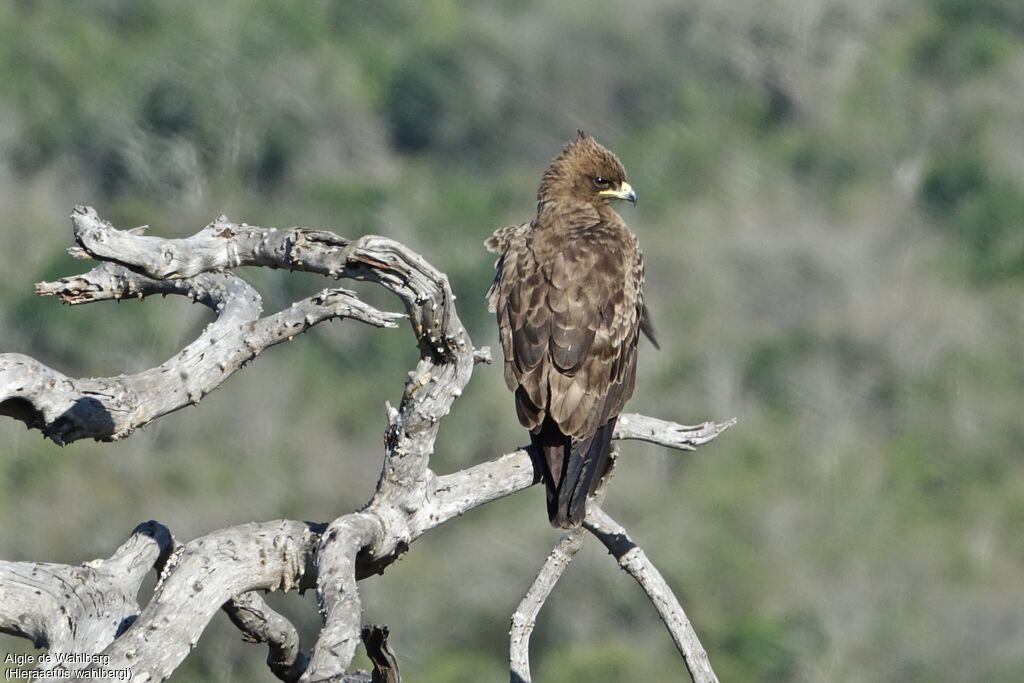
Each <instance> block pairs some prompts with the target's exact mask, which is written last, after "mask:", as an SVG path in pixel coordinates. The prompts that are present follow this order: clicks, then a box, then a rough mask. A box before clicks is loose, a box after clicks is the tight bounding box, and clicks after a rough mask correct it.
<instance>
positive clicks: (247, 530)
mask: <svg viewBox="0 0 1024 683" xmlns="http://www.w3.org/2000/svg"><path fill="white" fill-rule="evenodd" d="M321 531H322V527H319V526H317V525H310V524H307V523H302V522H291V521H287V520H281V521H277V522H266V523H263V524H243V525H240V526H235V527H229V528H227V529H221V530H219V531H215V532H213V533H211V534H208V535H206V536H203V537H201V538H198V539H196V540H194V541H191V542H189V543H188V544H187V545H185V546H184V548H183V550H182V551H181V553H180V555H178V556H177V557H176V561H172V562H171V563H169V566H168V568H167V570H166V574H165V576H164V577H162V580H161V582H160V584H159V585H158V587H157V590H156V592H155V593H154V595H153V599H152V600H150V602H149V604H148V605H146V608H145V609H144V610H143V611H142V613H141V614H139V616H138V618H137V619H136V620H135V623H133V624H132V626H131V628H129V629H128V630H127V631H126V632H125V633H124V634H123V635H121V637H119V638H118V639H117V640H115V641H114V642H113V643H112V644H110V645H109V646H108V647H107V648H106V649H104V650H103V654H104V655H105V658H104V659H103V661H102V662H97V663H94V664H91V665H90V666H89V667H88V668H87V670H81V671H80V670H79V667H65V668H68V670H69V671H70V670H74V671H75V672H76V673H78V674H79V675H80V678H81V679H82V680H88V679H89V677H97V676H100V677H102V676H103V675H104V674H106V675H108V676H109V675H112V674H113V672H115V671H119V670H124V669H131V671H132V674H133V677H134V678H135V679H136V680H157V681H162V680H164V679H165V678H167V677H168V676H170V674H171V672H173V671H174V670H175V669H176V668H177V667H178V665H179V664H180V663H181V660H183V659H184V658H185V656H186V655H187V654H188V653H189V651H190V650H191V649H192V648H193V647H195V644H196V642H197V641H198V639H199V635H200V634H201V633H202V632H203V630H204V629H205V628H206V625H207V624H208V623H209V621H210V619H211V618H212V617H213V615H214V614H215V613H216V611H217V610H218V609H220V608H221V606H222V605H223V604H224V603H225V602H227V601H228V600H230V599H231V598H233V597H234V596H237V595H239V594H242V593H247V592H249V591H253V590H276V589H278V588H281V589H282V590H286V591H287V590H290V589H292V588H298V589H300V590H303V589H305V588H308V587H310V586H311V584H312V581H310V580H309V579H308V578H307V577H308V576H315V574H316V568H315V560H314V554H315V551H316V548H317V546H318V543H319V540H320V532H321ZM86 671H89V672H91V673H87V672H86ZM101 672H102V673H101ZM73 680H74V679H73Z"/></svg>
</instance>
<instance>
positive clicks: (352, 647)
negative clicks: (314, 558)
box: [301, 513, 383, 681]
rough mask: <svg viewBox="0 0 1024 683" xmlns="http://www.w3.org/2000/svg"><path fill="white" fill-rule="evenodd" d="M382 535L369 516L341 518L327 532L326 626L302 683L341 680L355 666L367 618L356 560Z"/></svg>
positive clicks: (322, 583) (323, 558) (323, 560)
mask: <svg viewBox="0 0 1024 683" xmlns="http://www.w3.org/2000/svg"><path fill="white" fill-rule="evenodd" d="M382 533H383V530H382V529H381V527H380V522H379V520H378V519H377V518H376V517H374V516H372V515H368V514H365V513H355V514H351V515H345V516H344V517H339V518H338V519H336V520H335V521H334V522H332V523H331V525H330V526H329V527H328V528H327V531H326V533H324V536H323V541H322V542H321V546H320V552H319V570H320V578H319V581H318V583H317V597H318V598H319V599H320V610H321V613H322V614H323V617H324V627H323V628H322V629H321V630H320V636H319V637H318V638H317V642H316V647H315V649H314V650H313V656H312V657H311V658H310V662H309V668H307V669H306V672H305V673H304V674H303V676H302V679H301V680H303V681H322V680H330V679H334V678H340V677H341V676H343V675H344V674H345V672H346V671H347V670H348V667H349V665H350V664H351V663H352V657H353V656H354V655H355V652H356V645H357V644H358V643H359V634H360V631H361V628H360V626H361V623H362V616H363V614H362V605H361V603H360V601H359V591H358V589H357V588H356V558H357V555H358V554H359V553H360V551H362V550H363V549H365V548H368V547H369V546H371V545H372V544H374V542H375V541H377V540H378V539H379V537H380V536H381V534H382Z"/></svg>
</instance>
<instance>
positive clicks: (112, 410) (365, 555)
mask: <svg viewBox="0 0 1024 683" xmlns="http://www.w3.org/2000/svg"><path fill="white" fill-rule="evenodd" d="M72 222H73V224H74V232H75V238H76V241H77V243H78V247H76V248H75V249H73V250H72V251H73V254H74V255H76V256H78V257H80V258H94V259H100V260H104V261H107V263H104V264H101V265H100V266H98V267H97V268H95V269H93V270H92V271H90V272H88V273H85V274H83V275H78V276H73V277H69V278H64V279H62V280H60V281H58V282H56V283H41V284H40V285H38V287H37V291H38V293H40V294H42V295H55V296H58V297H60V298H61V299H62V300H63V301H65V302H66V303H70V304H80V303H89V302H91V301H99V300H103V299H121V298H126V297H138V298H142V297H145V296H148V295H151V294H156V293H160V294H177V295H183V296H187V297H189V298H191V299H192V300H194V301H198V302H200V303H203V304H204V305H206V306H209V307H210V308H212V309H213V310H214V311H216V313H217V319H216V320H215V321H214V322H213V323H212V324H210V325H209V326H208V327H207V328H206V330H205V331H204V332H203V334H202V335H201V336H200V337H199V338H198V339H197V340H196V341H194V342H193V343H192V344H190V345H188V346H187V347H186V348H185V349H183V350H182V351H181V352H180V353H178V354H177V355H176V356H174V357H173V358H171V359H170V360H168V361H167V362H166V363H164V364H162V365H160V366H159V367H157V368H153V369H151V370H147V371H144V372H141V373H138V374H136V375H130V376H120V377H113V378H86V379H74V378H69V377H66V376H65V375H62V374H61V373H59V372H57V371H55V370H52V369H51V368H48V367H46V366H45V365H43V364H41V363H39V362H38V361H36V360H34V359H32V358H29V357H27V356H23V355H19V354H0V414H6V415H11V416H14V417H17V418H18V419H21V420H22V421H24V422H25V423H26V424H28V425H29V426H30V427H32V428H38V429H41V430H42V431H43V433H44V435H46V436H48V437H50V438H52V439H53V440H54V441H56V442H57V443H70V442H72V441H74V440H76V439H81V438H85V437H92V438H95V439H100V440H112V439H117V438H122V437H125V436H127V435H129V434H130V433H131V432H132V430H134V429H136V428H138V427H139V426H142V425H144V424H146V423H148V422H150V421H152V420H154V419H156V418H158V417H160V416H162V415H164V414H166V413H168V412H171V411H173V410H177V409H179V408H181V407H184V406H186V405H190V404H194V403H196V402H198V401H199V400H200V399H201V398H202V397H203V396H204V395H206V394H207V393H209V392H210V391H213V390H214V389H216V388H217V387H218V386H219V385H220V384H221V383H223V382H224V381H225V380H226V378H227V377H228V376H230V375H231V374H232V373H233V372H235V371H236V370H237V369H239V368H240V367H242V366H243V365H244V364H245V363H246V362H248V361H251V360H252V359H253V358H255V357H256V356H257V355H258V354H259V353H260V352H261V351H262V350H264V349H266V348H268V347H270V346H272V345H274V344H277V343H280V342H282V341H285V340H289V339H291V338H292V337H293V336H294V335H296V334H299V333H301V332H302V331H304V330H306V329H308V328H309V327H310V326H312V325H315V324H318V323H320V322H322V321H325V320H329V319H332V318H339V317H348V318H354V319H357V320H360V321H362V322H366V323H368V324H372V325H376V326H380V327H394V326H395V325H396V320H397V319H398V318H400V317H402V316H398V315H396V314H392V313H383V312H380V311H378V310H376V309H374V308H372V307H370V306H368V305H367V304H365V303H363V302H361V301H360V300H359V299H358V298H356V296H355V295H354V294H353V293H352V292H348V291H346V290H342V289H327V290H324V291H322V292H321V293H319V294H317V295H315V296H313V297H309V298H307V299H304V300H301V301H297V302H295V303H294V304H292V306H290V307H289V308H287V309H285V310H283V311H280V312H278V313H276V314H274V315H270V316H267V317H263V318H261V317H260V308H261V300H260V297H259V295H258V294H257V293H256V292H255V290H253V289H252V288H251V287H250V286H249V285H248V284H247V283H245V282H244V281H243V280H241V279H240V278H238V277H237V276H235V275H233V274H231V273H226V272H222V271H223V270H224V269H229V268H233V267H236V266H240V265H256V266H265V267H271V268H290V269H295V270H305V271H309V272H314V273H320V274H322V275H326V276H330V277H333V278H341V277H348V278H353V279H358V280H369V281H373V282H376V283H378V284H380V285H382V286H383V287H385V288H387V289H389V290H390V291H392V292H393V293H395V294H396V295H397V296H398V297H399V298H400V299H401V300H402V302H403V304H404V306H405V309H406V316H407V317H408V319H409V320H410V323H411V327H412V331H413V333H414V335H415V337H416V342H417V346H418V348H419V350H420V358H419V361H418V362H417V364H416V367H415V368H414V369H413V370H412V371H411V372H410V373H409V381H408V382H407V384H406V387H405V392H404V393H403V396H402V400H401V403H400V405H399V406H398V408H397V409H395V408H391V407H390V406H388V423H389V424H388V428H387V431H386V434H385V444H384V446H385V448H384V458H383V465H382V471H381V476H380V479H379V481H378V483H377V487H376V491H375V493H374V495H373V496H372V498H371V499H370V501H369V502H368V503H367V504H366V506H364V507H363V509H361V510H360V511H358V512H355V513H351V514H346V515H342V516H341V517H339V518H338V519H336V520H334V521H333V522H331V523H330V524H329V525H322V524H309V523H301V522H292V521H279V522H268V523H265V524H251V525H244V526H240V527H232V528H229V529H223V530H220V531H216V532H213V533H211V534H209V535H207V536H205V537H202V538H200V539H196V540H194V541H192V542H190V543H188V544H187V545H184V546H178V547H177V549H176V550H175V551H174V552H173V553H170V552H169V550H167V551H166V552H165V551H161V552H160V555H159V557H157V558H155V559H152V560H149V563H148V565H147V564H146V563H145V562H144V563H143V565H142V566H143V567H145V566H154V564H155V566H157V568H158V570H159V571H160V576H161V579H160V583H159V584H158V587H157V590H156V592H155V594H154V597H153V599H152V600H151V601H150V604H149V605H147V606H146V608H145V609H144V610H142V612H141V613H140V614H138V616H137V618H135V621H134V624H132V625H131V627H130V628H127V630H124V632H123V633H121V632H120V631H118V632H116V633H112V632H111V633H108V632H106V631H104V632H103V633H102V634H101V635H91V636H88V638H87V639H88V640H89V642H88V643H86V642H84V641H83V642H78V641H75V643H74V647H76V648H80V651H81V652H88V653H99V652H102V654H103V658H102V661H97V662H93V663H91V664H90V665H89V666H90V667H91V668H92V669H94V670H97V671H98V670H101V669H102V670H106V671H110V670H120V669H124V668H130V669H131V670H132V673H133V675H135V676H140V677H141V678H140V679H139V680H149V679H152V680H163V679H164V678H166V677H167V676H169V675H170V673H171V672H172V671H174V669H175V668H176V667H177V666H178V664H179V663H180V661H181V660H182V659H183V658H184V656H185V655H186V654H187V653H188V651H189V650H190V649H191V648H192V647H193V646H194V644H195V642H196V640H197V639H198V637H199V635H200V634H201V633H202V631H203V629H204V628H205V626H206V624H207V623H208V622H209V619H210V618H211V617H212V615H213V614H214V613H215V612H216V610H217V609H219V608H221V607H222V606H224V608H225V610H227V612H228V613H229V615H230V616H231V618H232V620H233V621H234V622H235V623H236V624H237V625H238V626H239V628H240V629H241V630H242V632H243V634H245V635H246V636H247V637H248V638H250V639H252V640H255V641H259V642H265V643H267V644H268V645H269V647H270V654H269V656H268V663H269V664H270V666H271V668H272V670H273V671H274V673H275V674H276V675H277V676H278V677H279V678H281V679H282V680H287V681H295V680H303V681H355V680H365V677H364V676H361V675H360V674H350V673H347V669H348V668H349V666H350V664H351V661H352V657H353V655H354V652H355V647H356V644H357V643H358V642H359V638H360V631H361V607H360V601H359V595H358V590H357V581H359V580H361V579H362V578H365V577H366V576H369V575H370V574H372V573H379V572H382V571H383V570H384V569H385V568H386V567H387V566H388V565H389V564H390V563H392V562H394V561H395V560H396V559H397V558H398V557H399V556H400V555H401V554H402V553H404V552H405V551H406V550H407V549H408V548H409V546H410V545H411V544H412V543H413V542H414V541H415V540H416V539H417V538H419V537H420V536H421V535H422V534H423V533H425V532H426V531H428V530H429V529H432V528H434V527H436V526H438V525H439V524H442V523H444V522H446V521H448V520H450V519H452V518H454V517H456V516H458V515H461V514H463V513H464V512H466V511H468V510H470V509H472V508H474V507H477V506H479V505H483V504H485V503H488V502H490V501H492V500H496V499H498V498H501V497H503V496H507V495H509V494H512V493H515V492H516V491H519V490H522V489H524V488H527V487H529V486H531V485H532V484H533V483H535V482H536V479H535V473H534V469H533V465H532V462H531V460H530V458H529V455H528V454H527V453H526V452H525V451H522V450H519V451H515V452H513V453H510V454H507V455H504V456H502V457H500V458H498V459H497V460H494V461H491V462H487V463H483V464H480V465H477V466H475V467H471V468H468V469H466V470H463V471H461V472H456V473H452V474H447V475H443V476H437V475H435V474H434V473H433V472H432V471H431V469H430V466H429V465H430V457H431V455H432V454H433V449H434V443H435V439H436V437H437V433H438V429H439V426H440V422H441V420H442V419H443V418H444V417H445V416H446V415H447V414H448V412H449V411H450V410H451V407H452V404H453V403H454V401H455V400H456V399H457V398H458V397H459V395H460V394H461V393H462V390H463V388H464V387H465V386H466V384H467V382H468V381H469V379H470V376H471V374H472V370H473V366H474V364H475V363H479V362H489V352H488V351H487V350H486V349H479V350H478V349H474V348H473V345H472V343H471V341H470V339H469V337H468V335H467V334H466V331H465V329H464V328H463V326H462V323H461V322H460V320H459V317H458V315H457V312H456V308H455V297H454V296H453V294H452V292H451V288H450V286H449V284H448V281H447V278H446V277H445V275H444V274H443V273H441V272H439V271H437V270H436V269H434V268H433V267H432V266H431V265H430V264H428V263H427V262H426V261H425V260H424V259H423V258H422V257H421V256H419V255H418V254H416V253H414V252H412V251H411V250H409V249H408V248H406V247H405V246H403V245H401V244H399V243H397V242H394V241H393V240H389V239H386V238H383V237H376V236H366V237H362V238H359V239H356V240H349V239H345V238H342V237H339V236H337V235H335V234H333V233H330V232H325V231H320V230H310V229H305V228H289V229H285V230H278V229H275V228H259V227H255V226H249V225H245V224H236V223H232V222H230V221H228V220H227V219H226V218H224V217H221V218H219V219H217V220H216V221H214V223H212V224H211V225H209V226H207V227H206V228H204V229H203V230H201V231H200V232H199V233H197V234H195V235H193V236H192V237H189V238H186V239H181V240H169V239H162V238H158V237H149V236H144V235H142V234H141V232H140V231H137V230H135V231H121V230H116V229H115V228H113V226H111V225H110V224H109V223H106V222H105V221H102V220H101V219H100V218H99V217H98V216H97V214H96V212H95V211H94V210H92V209H90V208H84V207H79V208H77V209H76V210H75V212H74V214H73V215H72ZM732 424H733V421H730V422H727V423H722V424H715V423H710V422H709V423H704V424H702V425H697V426H694V427H686V426H682V425H676V424H674V423H671V422H664V421H661V420H655V419H653V418H647V417H644V416H640V415H631V414H627V415H622V416H620V419H619V422H618V425H617V428H616V433H615V438H618V439H641V440H645V441H651V442H654V443H659V444H662V445H665V446H668V447H671V448H677V449H683V450H692V449H693V448H695V447H696V446H698V445H700V444H703V443H707V442H708V441H710V440H712V439H714V438H715V437H717V436H718V435H719V434H720V433H721V432H722V431H724V430H725V429H727V428H728V427H729V426H731V425H732ZM595 509H597V508H595ZM598 513H600V510H598ZM591 530H592V531H593V529H591ZM595 533H597V532H596V531H595ZM577 537H578V538H580V539H582V535H579V534H577ZM168 539H169V534H168ZM166 545H167V548H170V547H171V545H173V544H172V543H171V542H170V540H168V541H167V543H166ZM571 549H572V544H569V545H568V546H567V547H566V550H565V551H566V553H570V552H571ZM165 550H166V549H165ZM627 555H628V556H629V557H633V555H632V554H628V553H627ZM624 556H625V555H624ZM112 561H113V558H112V560H111V561H108V562H112ZM630 561H631V562H633V561H634V560H630ZM39 566H41V565H34V564H32V563H22V564H12V563H6V564H0V572H2V571H3V570H6V571H7V572H8V574H9V575H10V576H14V575H21V574H24V573H25V572H27V571H29V572H30V571H39V570H38V567H39ZM111 566H113V565H111ZM65 570H68V571H72V570H71V569H70V568H62V569H61V570H60V572H58V573H60V574H62V575H63V574H66V573H67V571H65ZM76 576H78V575H76ZM83 577H84V578H83ZM555 578H557V576H556V577H555ZM2 579H3V574H2V573H0V590H3V589H4V582H3V580H2ZM76 580H79V581H80V582H85V581H88V582H91V583H92V584H95V586H94V589H95V590H97V591H99V592H100V593H102V594H104V595H107V594H109V595H110V596H112V597H110V598H109V599H115V600H116V599H122V597H123V596H125V595H128V594H130V595H132V596H134V592H135V590H137V586H135V588H134V589H133V588H132V585H133V584H132V581H134V578H133V579H132V580H131V581H128V580H127V579H124V578H120V579H116V580H112V581H114V583H116V584H117V585H112V584H110V583H109V582H108V583H104V581H105V580H106V579H103V578H102V577H101V576H99V574H95V575H94V574H89V575H85V574H83V575H81V576H79V577H78V579H76ZM551 585H553V581H552V582H551ZM312 586H316V588H317V595H318V598H319V602H320V607H321V613H322V615H323V617H324V625H323V628H322V629H321V631H320V634H319V636H318V639H317V642H316V644H315V646H314V647H313V649H312V652H311V655H310V657H309V659H308V661H307V660H306V659H305V658H304V657H303V655H302V653H301V651H300V650H299V645H298V639H297V636H296V635H295V631H294V628H293V627H292V626H291V625H290V624H288V622H287V621H286V620H284V618H283V617H281V616H280V615H278V614H276V613H275V612H273V610H271V609H270V608H269V607H267V606H266V605H265V603H264V602H263V601H262V599H261V598H259V596H258V595H256V594H255V593H253V592H252V591H261V590H273V589H275V588H277V587H281V588H284V589H285V590H287V589H289V588H292V587H296V588H299V589H300V590H303V589H305V588H307V587H312ZM538 595H539V593H538ZM119 596H121V597H119ZM27 599H28V600H33V598H27ZM104 599H107V598H104ZM673 600H674V598H673ZM36 602H37V609H36V611H34V612H33V611H28V612H25V614H28V615H29V616H28V617H25V616H23V615H21V614H20V613H19V614H18V615H14V614H13V613H8V612H5V611H4V607H5V606H6V605H5V604H4V601H0V628H4V629H5V630H7V632H11V633H16V634H18V635H23V636H25V637H29V638H32V639H33V640H34V642H36V643H38V644H43V645H50V647H51V649H52V648H53V647H54V646H53V642H55V641H54V639H55V638H56V639H57V640H60V639H61V638H65V636H64V635H62V633H63V632H62V631H61V630H60V625H59V623H57V622H58V621H59V617H56V616H55V615H57V614H58V611H59V610H58V607H59V604H58V603H56V602H54V603H47V602H46V601H44V600H36ZM540 602H543V597H541V598H540ZM540 602H538V603H537V608H538V609H539V605H540ZM11 604H15V603H13V601H12V603H11ZM677 606H678V605H677ZM136 611H137V608H135V609H134V611H133V610H132V609H130V608H124V609H122V610H121V612H118V613H119V614H123V615H126V616H123V617H122V619H121V621H120V622H119V624H120V628H121V629H122V630H123V629H124V627H125V626H126V625H127V624H129V623H131V619H132V618H134V617H135V612H136ZM679 611H680V613H681V610H679ZM129 613H130V614H129ZM107 614H108V616H109V615H110V614H115V612H114V611H108V613H107ZM32 615H36V616H32ZM535 616H536V615H535V614H534V617H535ZM90 618H91V617H90V616H89V615H88V614H84V615H79V614H77V613H76V615H75V618H74V619H72V620H70V621H69V622H68V623H69V624H70V625H71V628H72V630H75V628H77V623H78V621H79V620H81V621H82V623H84V624H87V623H88V621H89V619H90ZM684 618H685V615H684ZM104 623H105V622H104ZM531 623H532V622H531ZM666 623H669V622H668V621H666ZM523 624H524V625H525V624H526V622H525V621H524V622H523ZM107 628H108V629H109V624H107ZM671 628H672V627H671V626H670V629H671ZM79 630H81V629H79ZM88 630H89V629H88V628H87V629H86V631H88ZM527 636H528V633H527ZM65 639H66V638H65ZM364 640H365V637H364ZM61 642H63V641H61ZM678 642H679V641H678V640H677V643H678ZM368 647H369V646H368ZM688 652H691V653H692V650H690V651H688ZM684 655H686V652H684ZM390 656H391V659H392V661H391V662H390V664H389V666H390V668H391V670H393V671H394V673H395V676H397V667H396V666H394V662H393V655H390ZM688 656H692V655H688ZM375 661H376V660H375ZM381 661H383V660H381ZM687 661H688V666H689V665H690V660H689V659H688V660H687ZM72 664H74V663H72ZM79 668H81V667H77V668H76V667H74V666H73V667H71V668H69V669H68V670H69V671H78V669H79ZM378 668H379V667H378ZM691 668H692V667H691ZM524 671H525V672H526V676H527V677H528V669H524ZM81 676H82V677H86V675H85V674H81ZM524 680H527V678H524ZM701 680H704V679H701Z"/></svg>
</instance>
